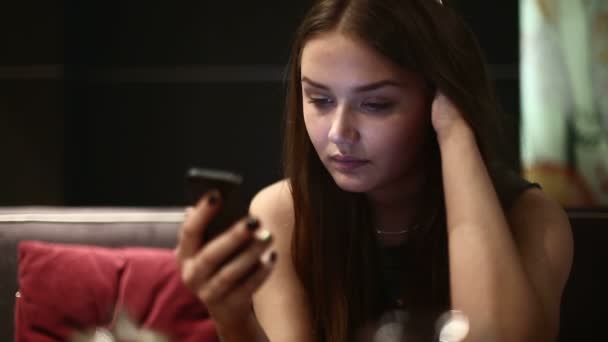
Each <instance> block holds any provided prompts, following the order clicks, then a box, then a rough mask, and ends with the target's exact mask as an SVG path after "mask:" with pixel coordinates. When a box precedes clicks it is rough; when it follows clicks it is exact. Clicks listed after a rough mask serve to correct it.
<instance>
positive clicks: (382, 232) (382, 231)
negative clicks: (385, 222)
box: [376, 224, 418, 236]
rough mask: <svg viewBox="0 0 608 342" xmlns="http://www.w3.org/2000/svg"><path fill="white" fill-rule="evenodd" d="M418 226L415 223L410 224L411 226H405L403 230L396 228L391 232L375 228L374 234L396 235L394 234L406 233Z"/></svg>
mask: <svg viewBox="0 0 608 342" xmlns="http://www.w3.org/2000/svg"><path fill="white" fill-rule="evenodd" d="M417 227H418V225H417V224H415V225H413V226H411V227H407V228H405V229H403V230H398V231H396V232H391V231H388V230H382V229H376V234H378V235H385V236H396V235H404V234H407V233H409V232H411V231H412V230H414V229H416V228H417Z"/></svg>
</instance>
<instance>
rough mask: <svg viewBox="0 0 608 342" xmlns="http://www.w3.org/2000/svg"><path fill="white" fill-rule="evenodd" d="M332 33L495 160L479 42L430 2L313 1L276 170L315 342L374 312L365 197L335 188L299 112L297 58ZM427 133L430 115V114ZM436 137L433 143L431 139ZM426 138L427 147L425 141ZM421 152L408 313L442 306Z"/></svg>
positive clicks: (434, 203) (434, 154)
mask: <svg viewBox="0 0 608 342" xmlns="http://www.w3.org/2000/svg"><path fill="white" fill-rule="evenodd" d="M334 30H338V31H339V32H341V33H344V34H347V35H350V36H352V37H356V38H357V39H358V40H360V41H362V42H364V43H366V44H368V45H370V46H372V47H373V48H375V49H376V50H377V51H378V52H379V53H380V54H382V55H383V56H385V57H387V58H388V59H390V60H391V61H393V62H394V63H396V64H397V65H399V66H402V67H404V68H407V69H410V70H414V71H417V72H419V73H420V74H421V75H423V76H424V77H425V78H426V79H427V80H428V81H429V82H430V83H431V84H433V85H434V86H435V87H437V88H439V89H441V90H442V91H443V92H444V93H445V94H446V95H447V96H449V97H450V98H451V99H452V100H453V101H454V103H455V104H456V105H457V106H458V107H459V108H460V109H461V111H462V112H463V114H464V118H465V120H466V121H467V122H468V123H469V125H470V126H471V127H472V128H473V130H474V132H475V135H476V138H477V141H478V145H479V148H480V151H481V153H482V156H483V158H484V160H485V162H486V163H491V162H492V160H493V159H494V157H495V156H496V151H495V145H494V144H493V142H495V141H496V140H495V138H496V137H498V136H499V132H498V127H499V125H498V123H497V119H498V115H497V105H496V100H495V96H494V94H493V90H492V88H491V87H490V85H489V81H488V77H487V73H486V70H485V66H484V65H485V64H484V61H483V58H482V54H481V52H480V49H479V47H478V44H477V42H476V40H475V38H474V36H473V34H472V32H471V31H470V29H469V28H468V27H467V25H466V24H465V23H464V22H463V21H462V20H461V19H460V17H459V16H458V15H457V14H456V13H455V12H454V10H453V9H451V7H450V6H449V3H448V1H447V0H444V1H443V5H442V4H440V3H439V2H438V1H437V0H319V1H316V2H315V4H314V5H313V7H312V8H311V9H310V11H309V12H308V14H307V15H306V17H305V18H304V19H303V22H302V23H301V26H300V28H299V30H298V31H297V34H296V37H295V41H294V45H293V50H292V55H291V60H290V64H289V71H288V72H289V74H288V77H289V80H288V88H287V110H286V119H285V146H284V163H285V165H284V168H285V174H286V178H287V179H289V181H290V184H291V190H292V196H293V202H294V210H295V230H294V235H293V241H292V247H293V263H294V265H295V268H296V271H297V273H298V276H299V277H300V280H301V282H302V284H303V286H304V287H305V289H306V291H307V294H308V296H309V304H310V307H311V310H312V314H313V320H314V322H313V324H314V329H315V333H316V336H317V340H319V341H332V342H334V341H337V342H340V341H351V340H354V339H355V335H356V331H357V329H359V328H361V327H362V326H364V325H366V324H367V323H368V322H370V321H373V320H374V319H375V318H377V316H378V314H379V313H380V311H381V310H382V307H381V304H380V300H379V294H378V293H379V288H378V286H379V285H378V284H377V283H378V281H377V279H378V257H377V248H378V247H377V245H376V238H375V236H374V234H373V231H372V229H371V227H370V225H371V211H370V208H369V205H368V203H367V200H366V198H365V195H364V194H356V193H347V192H345V191H343V190H341V189H340V188H338V187H337V186H336V184H335V183H334V181H333V179H332V178H331V176H330V174H329V173H328V172H327V170H326V169H325V168H324V166H323V165H322V163H321V161H320V159H319V157H318V155H317V154H316V152H315V150H314V148H313V147H312V144H311V141H310V139H309V137H308V134H307V131H306V128H305V125H304V120H303V113H302V89H301V83H300V82H301V73H300V72H301V70H300V59H301V55H302V50H303V47H304V45H305V44H306V42H307V41H308V40H310V39H311V38H313V37H315V36H317V35H320V34H322V33H326V32H330V31H334ZM429 128H430V129H432V127H430V113H429ZM431 136H433V137H434V135H431ZM433 140H434V139H433ZM430 146H432V147H431V148H430V151H428V153H429V156H430V157H431V158H429V159H430V160H431V162H430V164H431V165H430V168H431V170H432V171H433V172H432V175H431V177H432V178H433V179H431V180H430V182H429V184H433V186H429V187H428V188H427V189H425V190H428V193H429V195H428V196H427V197H428V198H427V199H426V200H427V205H426V206H425V212H424V220H425V221H424V222H425V223H426V224H424V225H423V226H422V227H423V228H422V229H420V231H418V232H417V234H416V236H415V237H414V238H413V242H414V243H413V245H414V249H415V251H416V253H415V256H416V257H415V259H416V262H415V263H414V264H415V265H416V266H415V268H416V271H414V272H412V274H416V276H415V277H416V279H413V278H410V279H409V280H408V281H409V282H410V283H411V286H410V287H409V288H408V291H409V292H410V293H411V298H412V300H411V303H412V307H417V308H426V309H431V310H435V309H436V310H442V309H444V308H447V307H448V306H449V291H448V289H449V284H448V279H449V278H448V270H447V245H446V237H445V235H446V234H445V214H444V211H445V210H444V204H443V190H442V188H441V169H440V157H439V151H438V146H437V143H436V141H435V140H434V141H433V142H432V143H431V144H430Z"/></svg>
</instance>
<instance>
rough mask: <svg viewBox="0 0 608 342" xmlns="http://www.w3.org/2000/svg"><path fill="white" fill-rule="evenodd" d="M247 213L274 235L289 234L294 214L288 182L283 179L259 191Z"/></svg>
mask: <svg viewBox="0 0 608 342" xmlns="http://www.w3.org/2000/svg"><path fill="white" fill-rule="evenodd" d="M249 212H250V213H251V215H253V216H256V217H258V218H259V219H260V220H261V221H262V224H264V225H265V226H267V228H268V229H269V230H271V232H273V233H275V234H280V235H284V233H286V232H290V231H291V230H292V228H293V220H294V214H293V200H292V198H291V189H290V185H289V181H287V180H285V179H283V180H280V181H278V182H276V183H273V184H271V185H269V186H267V187H265V188H263V189H262V190H260V191H259V192H258V193H257V194H256V195H255V196H254V198H253V200H252V201H251V204H250V207H249Z"/></svg>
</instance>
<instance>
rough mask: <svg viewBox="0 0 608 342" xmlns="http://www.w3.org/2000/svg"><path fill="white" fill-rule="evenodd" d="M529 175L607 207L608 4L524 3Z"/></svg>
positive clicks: (562, 196) (524, 148)
mask: <svg viewBox="0 0 608 342" xmlns="http://www.w3.org/2000/svg"><path fill="white" fill-rule="evenodd" d="M520 11H521V13H520V14H521V15H520V30H521V53H522V60H521V78H520V79H521V99H522V118H521V119H522V121H521V161H522V167H523V172H524V176H525V177H526V178H527V179H529V180H532V181H536V182H538V183H540V184H541V186H542V187H543V188H544V189H545V191H546V192H548V193H549V194H551V195H553V196H554V197H555V198H556V199H557V200H559V201H560V202H561V203H562V204H563V205H564V206H567V207H583V206H608V0H520Z"/></svg>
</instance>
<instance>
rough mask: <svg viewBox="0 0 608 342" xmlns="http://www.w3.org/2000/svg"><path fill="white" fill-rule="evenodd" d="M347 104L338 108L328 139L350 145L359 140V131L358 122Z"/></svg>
mask: <svg viewBox="0 0 608 342" xmlns="http://www.w3.org/2000/svg"><path fill="white" fill-rule="evenodd" d="M354 119H355V118H353V116H352V115H351V113H349V111H348V107H347V106H341V107H339V108H338V109H336V112H335V113H334V115H333V118H332V123H331V128H330V130H329V134H328V139H329V141H330V142H332V143H334V144H336V145H350V144H354V143H355V142H357V140H359V131H358V130H357V127H356V122H355V120H354Z"/></svg>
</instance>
